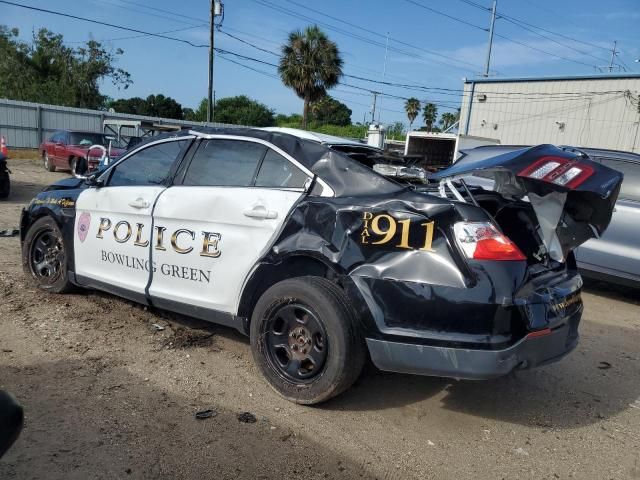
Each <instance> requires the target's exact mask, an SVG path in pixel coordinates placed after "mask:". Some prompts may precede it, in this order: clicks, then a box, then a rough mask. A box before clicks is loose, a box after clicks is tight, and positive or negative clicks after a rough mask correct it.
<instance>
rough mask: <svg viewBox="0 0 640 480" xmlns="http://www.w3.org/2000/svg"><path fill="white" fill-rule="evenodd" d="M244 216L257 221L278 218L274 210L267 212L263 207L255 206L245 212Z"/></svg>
mask: <svg viewBox="0 0 640 480" xmlns="http://www.w3.org/2000/svg"><path fill="white" fill-rule="evenodd" d="M244 216H245V217H250V218H259V219H273V218H278V212H276V211H275V210H267V209H266V207H265V206H264V205H257V206H255V207H253V208H250V209H247V210H245V211H244Z"/></svg>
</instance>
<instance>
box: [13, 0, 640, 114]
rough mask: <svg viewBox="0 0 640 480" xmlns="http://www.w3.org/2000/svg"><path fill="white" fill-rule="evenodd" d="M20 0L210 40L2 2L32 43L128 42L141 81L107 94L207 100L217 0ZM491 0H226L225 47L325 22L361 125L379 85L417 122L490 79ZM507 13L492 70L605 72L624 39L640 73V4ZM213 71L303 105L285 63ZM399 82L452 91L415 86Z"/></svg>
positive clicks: (611, 1) (274, 42) (219, 35)
mask: <svg viewBox="0 0 640 480" xmlns="http://www.w3.org/2000/svg"><path fill="white" fill-rule="evenodd" d="M12 1H15V2H16V3H22V4H24V5H30V6H36V7H40V8H46V9H49V10H55V11H58V12H63V13H68V14H72V15H77V16H82V17H87V18H92V19H95V20H99V21H102V22H107V23H112V24H117V25H120V26H124V27H129V28H134V29H139V30H143V31H145V32H154V33H160V32H171V33H166V35H169V36H172V37H175V38H180V39H184V40H187V41H189V42H191V43H193V44H195V45H202V46H201V47H197V46H196V47H194V46H190V45H188V44H186V43H181V42H176V41H171V40H166V39H161V38H156V37H151V36H139V35H136V34H135V33H132V32H127V31H123V30H118V29H116V28H112V27H107V26H102V25H96V24H92V23H87V22H83V21H79V20H74V19H70V18H63V17H59V16H55V15H51V14H48V13H41V12H35V11H31V10H26V9H23V8H19V7H15V6H10V5H6V4H0V24H5V25H7V26H9V27H18V28H19V29H20V33H21V38H23V39H24V40H29V39H30V38H31V35H32V32H33V31H35V30H37V29H39V28H42V27H46V28H48V29H50V30H52V31H54V32H57V33H62V34H63V35H64V39H65V41H66V42H67V43H68V44H69V45H70V46H79V45H81V43H82V42H84V41H86V40H88V39H95V40H99V41H102V42H104V43H105V45H106V46H108V47H109V48H112V49H114V50H115V49H117V48H121V49H122V50H124V54H123V55H122V56H121V57H119V59H118V64H117V66H118V67H120V68H123V69H124V70H126V71H128V72H129V73H130V74H131V78H132V80H133V84H132V85H131V86H130V87H129V88H128V89H127V90H122V89H120V90H119V89H118V88H116V87H115V86H113V85H112V84H111V83H110V82H109V81H107V82H104V84H103V85H102V91H103V93H104V94H106V95H109V96H111V97H113V98H129V97H133V96H140V97H146V96H148V95H150V94H160V93H161V94H164V95H168V96H170V97H173V98H175V99H176V100H177V101H178V102H179V103H181V104H182V105H183V107H191V108H195V107H196V106H197V104H198V103H199V102H200V100H201V99H202V98H203V97H205V96H206V93H207V82H208V70H207V69H208V49H207V48H206V46H207V45H208V42H209V29H208V22H209V1H208V0H182V1H175V0H173V1H171V0H48V1H46V2H45V1H43V0H39V1H36V0H12ZM491 2H492V0H394V1H380V0H368V1H364V0H352V1H346V0H341V1H339V0H322V1H313V2H311V1H306V0H226V2H225V5H224V10H225V15H224V19H223V20H222V26H221V27H220V28H221V31H220V32H216V37H215V46H216V47H218V48H220V49H223V50H225V51H229V52H234V53H237V54H240V55H244V56H247V57H252V58H255V59H258V60H261V61H263V62H267V63H270V64H275V63H277V61H278V57H277V53H278V52H279V50H280V46H281V45H282V44H283V43H284V42H285V41H286V38H287V36H288V34H289V32H291V31H293V30H296V29H304V28H305V27H306V26H308V25H310V24H313V23H317V24H318V25H319V26H320V27H321V28H322V29H323V30H324V31H325V32H326V33H327V35H328V36H329V38H330V39H331V40H333V41H335V42H336V43H337V45H338V48H339V50H340V52H341V54H342V57H343V60H344V67H343V71H344V73H345V74H347V75H351V77H343V79H342V83H343V84H342V85H339V86H338V87H336V88H334V89H332V90H331V91H330V92H329V93H330V94H331V95H332V96H333V97H335V98H337V99H338V100H340V101H342V102H343V103H345V104H346V105H347V106H349V108H350V109H351V110H352V111H353V114H352V120H353V122H362V121H364V120H365V119H366V121H371V113H370V111H371V104H372V99H373V95H372V93H371V91H377V92H380V93H382V94H383V95H379V96H378V98H377V102H376V109H377V112H376V119H378V118H380V121H381V122H382V123H387V124H389V123H392V122H397V121H400V122H403V123H405V124H406V123H407V118H406V114H405V113H404V108H403V105H404V101H405V100H404V99H406V98H407V97H411V96H415V97H417V98H418V99H419V100H421V101H429V102H433V103H436V104H437V105H438V110H439V113H443V112H447V111H450V112H451V111H455V109H456V108H457V107H459V105H460V103H461V98H460V93H459V91H458V90H459V89H461V88H462V86H463V81H464V78H469V79H471V78H474V77H478V76H481V75H482V73H483V72H484V65H485V62H486V55H487V44H488V37H489V34H488V32H487V30H488V27H489V24H490V16H491V14H490V11H489V10H488V9H489V8H490V6H491ZM497 11H498V19H497V20H496V23H495V30H494V31H495V35H496V36H495V38H494V42H493V50H492V56H491V65H490V76H491V77H505V78H506V77H539V76H557V75H593V74H597V73H598V72H599V70H598V69H597V68H596V67H603V66H608V65H609V61H610V59H611V49H612V47H613V42H614V41H617V42H618V43H617V45H618V50H619V52H620V53H619V55H618V56H616V59H615V61H614V62H615V64H617V65H623V66H624V67H625V68H626V70H627V71H628V72H636V73H640V63H638V62H636V61H635V60H636V59H640V28H638V25H639V23H640V0H608V1H607V2H602V1H601V0H561V1H558V0H498V3H497ZM438 12H439V13H438ZM218 21H220V19H218ZM523 22H525V23H523ZM540 28H542V29H544V30H540ZM224 32H226V33H224ZM232 36H233V37H236V38H233V37H232ZM132 37H133V38H132ZM387 37H388V48H387V47H386V45H387ZM238 39H240V40H238ZM250 44H251V45H250ZM256 47H258V48H256ZM270 52H272V53H270ZM274 53H275V54H274ZM385 57H386V61H385ZM234 62H235V63H234ZM248 67H249V68H248ZM616 71H617V67H616ZM214 72H215V73H214V88H215V92H216V98H218V99H219V98H222V97H227V96H234V95H247V96H249V97H251V98H253V99H255V100H258V101H260V102H262V103H264V104H266V105H267V106H269V107H270V108H272V109H274V110H275V111H276V112H277V113H285V114H290V113H301V111H302V101H301V100H300V99H299V98H298V97H297V96H296V95H295V93H294V92H293V91H292V90H290V89H288V88H286V87H284V86H283V85H282V82H281V81H280V79H279V77H278V76H277V71H276V68H275V67H272V66H270V65H267V64H263V63H258V62H254V61H250V60H247V59H244V58H241V57H237V56H233V55H231V54H228V53H227V54H216V56H215V68H214ZM353 77H361V78H357V79H356V78H353ZM363 79H372V80H376V81H379V82H380V81H384V82H390V83H394V84H396V85H393V86H390V85H382V84H379V83H373V82H368V81H366V80H363ZM345 84H348V85H345ZM398 84H404V85H407V84H414V85H421V86H427V87H429V88H437V89H442V90H429V91H425V90H419V91H416V90H415V89H408V88H406V87H402V86H398ZM446 89H448V90H446ZM451 90H453V91H451ZM388 95H392V96H393V97H389V96H388Z"/></svg>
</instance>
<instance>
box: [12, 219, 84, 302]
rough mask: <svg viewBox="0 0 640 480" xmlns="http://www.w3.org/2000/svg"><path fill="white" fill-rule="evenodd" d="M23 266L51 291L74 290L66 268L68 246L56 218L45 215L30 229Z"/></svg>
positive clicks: (26, 240) (41, 286) (33, 280)
mask: <svg viewBox="0 0 640 480" xmlns="http://www.w3.org/2000/svg"><path fill="white" fill-rule="evenodd" d="M22 268H23V270H24V273H25V275H26V276H27V278H28V279H29V280H30V281H31V282H32V283H33V284H34V285H35V286H36V287H38V288H41V289H43V290H46V291H48V292H52V293H65V292H68V291H70V290H72V288H73V285H72V284H71V282H70V281H69V277H68V270H67V249H66V248H65V244H64V238H63V236H62V232H61V231H60V228H59V227H58V224H57V223H56V222H55V220H54V219H53V218H51V217H48V216H47V217H42V218H40V219H39V220H36V221H35V222H34V223H33V225H31V228H29V230H28V231H27V234H26V235H25V237H24V243H23V246H22Z"/></svg>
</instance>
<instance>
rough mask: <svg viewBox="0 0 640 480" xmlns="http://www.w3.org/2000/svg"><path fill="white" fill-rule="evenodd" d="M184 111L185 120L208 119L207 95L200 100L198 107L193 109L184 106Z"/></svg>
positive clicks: (198, 120)
mask: <svg viewBox="0 0 640 480" xmlns="http://www.w3.org/2000/svg"><path fill="white" fill-rule="evenodd" d="M182 113H183V114H184V119H185V120H190V121H192V122H206V121H207V97H205V98H203V99H202V100H200V103H199V104H198V107H197V108H196V109H195V110H193V109H192V108H183V109H182Z"/></svg>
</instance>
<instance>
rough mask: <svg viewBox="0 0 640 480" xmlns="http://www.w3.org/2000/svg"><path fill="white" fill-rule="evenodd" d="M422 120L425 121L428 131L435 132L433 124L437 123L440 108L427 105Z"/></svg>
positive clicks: (431, 104)
mask: <svg viewBox="0 0 640 480" xmlns="http://www.w3.org/2000/svg"><path fill="white" fill-rule="evenodd" d="M422 118H423V119H424V123H425V125H426V126H427V129H428V130H429V131H430V132H431V131H433V124H434V123H436V119H437V118H438V107H436V106H435V105H434V104H433V103H426V104H425V106H424V109H423V110H422Z"/></svg>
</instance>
